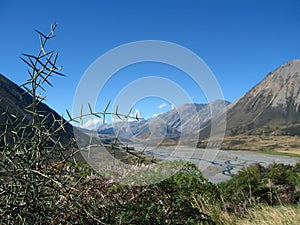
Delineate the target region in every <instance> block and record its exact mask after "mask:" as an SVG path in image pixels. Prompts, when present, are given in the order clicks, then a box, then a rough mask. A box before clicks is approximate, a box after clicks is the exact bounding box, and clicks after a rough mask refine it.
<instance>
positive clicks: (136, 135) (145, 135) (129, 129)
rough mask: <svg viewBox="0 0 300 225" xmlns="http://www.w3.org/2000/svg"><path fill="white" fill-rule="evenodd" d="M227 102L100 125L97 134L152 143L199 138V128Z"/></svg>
mask: <svg viewBox="0 0 300 225" xmlns="http://www.w3.org/2000/svg"><path fill="white" fill-rule="evenodd" d="M229 104H230V103H229V102H227V101H223V100H217V101H214V102H212V103H210V104H196V103H194V104H185V105H182V106H179V107H177V108H175V109H173V110H171V111H169V112H166V113H163V114H159V115H158V116H155V117H153V118H150V119H148V120H141V121H131V122H129V123H127V122H118V123H114V124H112V125H104V126H99V128H98V130H97V131H98V133H99V134H109V135H116V134H117V133H118V137H119V138H120V139H121V140H122V139H126V140H132V141H134V142H135V141H137V142H147V143H149V142H151V141H157V140H158V139H162V138H163V139H173V140H174V139H178V138H180V137H182V136H184V137H186V138H188V139H191V136H193V137H194V136H195V137H196V136H198V135H197V134H198V133H199V130H200V128H201V126H202V125H203V124H204V123H205V122H206V121H208V120H210V119H211V117H212V116H214V115H216V114H217V113H219V112H220V111H221V110H224V108H225V107H226V106H227V105H229Z"/></svg>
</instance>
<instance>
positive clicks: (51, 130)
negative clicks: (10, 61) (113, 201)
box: [0, 23, 138, 224]
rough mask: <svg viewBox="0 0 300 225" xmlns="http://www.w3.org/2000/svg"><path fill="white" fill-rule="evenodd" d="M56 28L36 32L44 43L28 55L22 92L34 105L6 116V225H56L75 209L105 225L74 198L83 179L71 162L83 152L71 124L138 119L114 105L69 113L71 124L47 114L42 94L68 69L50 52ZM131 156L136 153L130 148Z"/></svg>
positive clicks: (0, 195)
mask: <svg viewBox="0 0 300 225" xmlns="http://www.w3.org/2000/svg"><path fill="white" fill-rule="evenodd" d="M56 27H57V24H56V23H55V24H54V25H51V29H50V33H49V34H48V35H45V34H43V33H41V32H40V31H37V30H36V32H37V33H38V35H39V43H40V49H39V51H38V54H37V55H30V54H23V55H22V58H21V59H22V61H24V62H25V63H26V64H27V66H28V67H29V69H28V74H29V79H28V80H27V82H26V83H24V84H23V85H22V87H23V88H24V89H25V92H24V95H27V96H28V95H30V96H31V97H32V98H31V99H32V102H31V103H30V104H29V105H27V106H26V107H25V108H24V110H25V111H26V112H27V113H25V114H23V115H22V114H20V113H17V112H15V113H11V111H10V110H9V109H7V110H6V112H5V113H3V114H2V115H1V116H2V117H3V118H6V120H5V122H4V124H1V126H3V127H4V129H3V130H4V131H3V132H2V133H0V144H1V145H0V217H1V222H2V223H5V224H45V223H53V218H55V216H56V215H60V214H62V213H63V212H65V213H66V212H67V211H72V209H74V207H79V208H80V209H81V210H80V211H81V212H82V213H83V216H85V217H90V218H91V219H92V220H95V222H97V223H100V224H101V223H102V222H101V221H100V220H99V219H96V218H95V217H93V216H92V215H91V214H89V213H88V210H87V209H86V208H85V207H84V206H83V205H80V203H79V202H78V201H76V198H75V196H74V195H73V194H72V193H74V190H76V184H77V182H76V179H78V177H77V176H76V174H75V173H73V172H74V171H73V170H72V169H71V167H70V163H71V164H72V162H73V163H74V159H75V158H74V156H76V154H77V153H78V151H79V150H78V148H77V147H76V140H75V138H74V135H73V132H72V131H70V130H67V125H68V126H69V127H70V125H69V122H71V121H75V122H76V121H78V120H81V121H82V120H83V117H85V116H90V115H92V116H97V117H100V115H101V116H103V117H104V120H105V115H107V114H114V115H116V116H118V117H123V118H130V117H132V116H130V113H129V114H128V115H122V114H119V113H118V112H117V111H116V112H115V113H109V112H107V108H108V105H107V107H106V108H105V110H104V111H103V112H98V113H97V112H93V111H92V110H91V107H90V106H89V108H90V113H88V114H83V113H82V111H81V115H79V116H78V117H75V118H72V117H71V116H70V113H69V112H68V111H67V114H68V116H69V119H68V120H65V119H63V117H58V116H57V115H54V114H53V113H49V112H47V111H46V110H45V109H44V107H43V104H41V103H42V102H43V101H44V100H45V99H46V97H45V96H43V94H42V93H44V91H45V86H46V85H49V86H52V84H51V82H50V77H52V76H64V74H63V73H61V69H62V67H59V66H57V58H58V52H56V51H54V50H51V51H47V49H46V44H47V43H48V41H49V40H50V39H52V38H54V37H55V33H54V31H55V29H56ZM136 119H138V118H136ZM66 136H67V137H68V140H67V141H66V140H65V139H66ZM114 147H115V148H116V147H117V146H114ZM127 152H128V153H129V154H130V153H131V154H135V153H132V152H130V151H129V149H127ZM67 163H68V164H67ZM56 165H63V166H56ZM67 165H68V166H67ZM73 165H74V164H73ZM69 199H71V200H72V201H68V200H69Z"/></svg>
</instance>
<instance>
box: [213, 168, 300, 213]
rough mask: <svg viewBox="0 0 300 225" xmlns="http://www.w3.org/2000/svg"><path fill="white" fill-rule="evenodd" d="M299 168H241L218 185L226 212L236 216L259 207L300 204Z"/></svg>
mask: <svg viewBox="0 0 300 225" xmlns="http://www.w3.org/2000/svg"><path fill="white" fill-rule="evenodd" d="M299 174H300V164H299V163H297V164H296V165H295V166H291V165H284V164H276V163H274V164H271V165H269V166H268V167H262V166H261V165H259V164H257V165H253V166H251V167H248V168H244V169H243V170H242V171H241V172H239V173H238V174H237V175H235V176H233V178H232V179H231V180H229V181H227V182H224V183H222V184H220V185H219V187H220V189H221V192H222V196H223V198H224V200H225V202H226V205H227V209H228V210H231V211H234V212H236V213H238V214H240V213H244V212H246V211H247V208H249V207H252V206H255V205H257V204H260V203H265V204H268V205H278V204H297V203H299V202H300V179H299Z"/></svg>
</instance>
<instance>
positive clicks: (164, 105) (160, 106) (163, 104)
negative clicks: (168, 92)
mask: <svg viewBox="0 0 300 225" xmlns="http://www.w3.org/2000/svg"><path fill="white" fill-rule="evenodd" d="M166 106H168V104H167V103H165V102H163V103H161V104H160V105H159V106H157V108H159V109H162V108H164V107H166Z"/></svg>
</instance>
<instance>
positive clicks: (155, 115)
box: [152, 113, 161, 118]
mask: <svg viewBox="0 0 300 225" xmlns="http://www.w3.org/2000/svg"><path fill="white" fill-rule="evenodd" d="M160 114H161V113H154V114H153V115H152V118H153V117H157V116H159V115H160Z"/></svg>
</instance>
